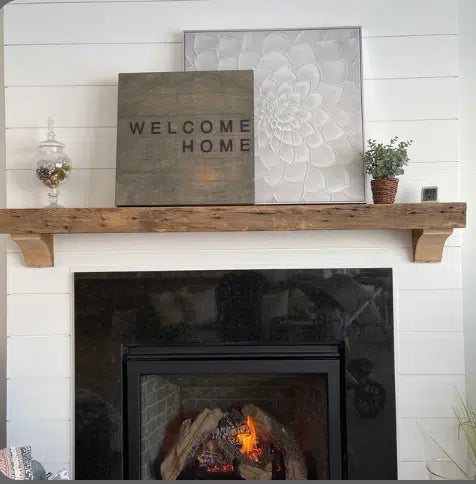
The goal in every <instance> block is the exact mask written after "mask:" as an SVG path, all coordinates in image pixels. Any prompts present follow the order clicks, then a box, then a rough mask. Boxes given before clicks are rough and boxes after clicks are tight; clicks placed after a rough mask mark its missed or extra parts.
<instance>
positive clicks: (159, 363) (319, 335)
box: [74, 269, 397, 479]
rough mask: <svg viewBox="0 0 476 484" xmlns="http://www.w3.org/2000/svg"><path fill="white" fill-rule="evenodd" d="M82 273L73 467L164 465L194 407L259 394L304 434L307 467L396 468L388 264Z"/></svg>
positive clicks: (91, 470) (333, 473) (231, 404)
mask: <svg viewBox="0 0 476 484" xmlns="http://www.w3.org/2000/svg"><path fill="white" fill-rule="evenodd" d="M74 281H75V286H74V296H75V363H76V365H75V387H76V396H75V442H76V444H75V478H76V479H121V478H123V479H161V478H163V476H162V472H163V469H162V467H161V465H162V463H163V461H164V458H165V457H166V456H167V455H168V449H170V448H171V446H173V442H174V440H175V441H176V439H177V435H178V434H179V429H180V425H181V424H182V423H183V421H184V420H185V419H187V418H189V419H191V421H193V419H194V418H196V417H197V415H199V414H200V412H203V411H204V410H205V409H214V408H216V409H221V410H222V411H223V412H225V415H226V416H229V415H231V414H232V413H231V412H234V415H236V414H237V413H238V414H240V411H243V412H245V410H244V409H246V408H248V406H250V405H251V406H252V407H253V408H255V406H257V407H258V408H260V409H262V410H263V411H264V412H267V415H271V416H272V418H273V419H276V421H277V422H279V425H280V426H281V425H282V428H283V429H284V428H285V429H286V431H287V432H289V434H290V435H292V436H293V439H295V441H296V442H297V443H298V445H299V448H300V449H301V451H302V456H303V462H305V469H306V470H305V472H306V474H305V475H306V476H307V479H346V478H349V479H396V477H397V459H396V424H395V381H394V344H393V338H394V336H393V306H392V291H393V289H392V271H391V269H335V270H330V269H306V270H303V269H286V270H284V269H279V270H278V269H276V270H222V271H183V272H127V273H122V272H116V273H113V272H108V273H77V274H75V278H74ZM205 411H207V410H205ZM280 452H281V454H283V452H282V451H280ZM278 453H279V452H278ZM280 458H281V459H283V457H282V456H281V457H280ZM275 459H277V457H275ZM197 462H198V461H197ZM283 462H284V460H283ZM269 466H270V468H271V464H269ZM228 467H230V466H227V470H228ZM195 468H196V469H199V468H198V467H196V466H195V467H194V465H188V464H187V466H185V468H184V469H183V470H181V472H180V473H177V474H174V476H176V477H174V478H177V479H203V478H204V477H203V475H199V474H193V472H195V471H194V470H193V469H195ZM230 468H231V469H232V470H231V473H230V474H229V475H228V474H227V475H226V476H225V478H227V479H234V478H240V476H239V475H238V474H236V475H235V474H234V473H233V472H235V473H236V469H235V471H233V467H232V466H231V467H230ZM196 469H195V470H196ZM276 469H278V471H279V469H280V467H279V466H278V467H276V466H275V461H273V479H282V478H285V473H284V470H283V469H281V472H282V474H279V472H278V473H277V474H275V470H276ZM191 472H192V473H191ZM205 476H206V477H205V478H207V479H208V476H210V479H212V478H222V477H224V476H223V475H222V474H219V475H218V474H217V475H216V476H215V474H211V473H210V474H205ZM234 476H235V477H234Z"/></svg>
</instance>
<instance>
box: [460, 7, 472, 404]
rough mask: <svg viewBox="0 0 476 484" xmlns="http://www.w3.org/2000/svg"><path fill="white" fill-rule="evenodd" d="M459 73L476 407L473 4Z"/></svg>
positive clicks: (464, 25) (467, 325)
mask: <svg viewBox="0 0 476 484" xmlns="http://www.w3.org/2000/svg"><path fill="white" fill-rule="evenodd" d="M459 21H460V32H461V36H460V55H459V58H460V72H461V95H460V104H461V180H462V184H461V190H462V194H463V195H464V198H465V200H467V201H468V228H467V229H466V230H465V234H464V240H465V246H464V248H463V260H462V262H463V287H464V313H463V314H464V332H465V333H464V334H465V354H466V386H467V388H466V391H467V394H468V397H469V398H470V400H471V401H472V402H473V403H474V404H476V300H475V298H474V290H475V288H476V253H475V251H474V246H475V244H476V225H475V223H474V213H475V212H474V206H475V204H476V190H475V185H476V145H475V142H474V139H475V135H476V91H475V89H474V86H475V85H476V28H475V25H476V2H474V0H460V17H459Z"/></svg>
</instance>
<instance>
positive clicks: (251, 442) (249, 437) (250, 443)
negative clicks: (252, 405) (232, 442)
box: [237, 417, 258, 454]
mask: <svg viewBox="0 0 476 484" xmlns="http://www.w3.org/2000/svg"><path fill="white" fill-rule="evenodd" d="M246 423H247V425H248V427H249V429H250V434H238V435H237V437H238V440H239V441H240V443H241V449H240V452H241V453H242V454H251V453H253V451H255V450H256V445H257V443H258V439H257V438H256V426H255V422H254V420H253V419H252V418H251V417H248V418H247V420H246Z"/></svg>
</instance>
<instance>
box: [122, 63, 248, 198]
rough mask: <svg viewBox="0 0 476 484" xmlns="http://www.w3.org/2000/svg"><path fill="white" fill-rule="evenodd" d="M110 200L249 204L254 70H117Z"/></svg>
mask: <svg viewBox="0 0 476 484" xmlns="http://www.w3.org/2000/svg"><path fill="white" fill-rule="evenodd" d="M116 173H117V174H116V205H118V206H131V205H139V206H142V205H205V204H249V203H253V202H254V139H253V72H252V71H221V72H163V73H142V74H119V102H118V127H117V172H116Z"/></svg>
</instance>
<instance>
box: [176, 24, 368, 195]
mask: <svg viewBox="0 0 476 484" xmlns="http://www.w3.org/2000/svg"><path fill="white" fill-rule="evenodd" d="M184 36H185V38H184V54H185V70H187V71H210V70H237V69H240V70H241V69H252V70H253V71H254V87H255V100H254V103H255V201H256V203H283V204H285V203H352V202H354V203H355V202H364V201H365V176H364V166H363V161H362V156H361V155H362V151H363V145H364V142H363V140H364V137H363V122H362V61H361V29H360V28H359V27H348V28H347V27H346V28H316V29H305V30H265V31H260V30H243V31H235V30H233V31H187V32H185V34H184Z"/></svg>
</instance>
